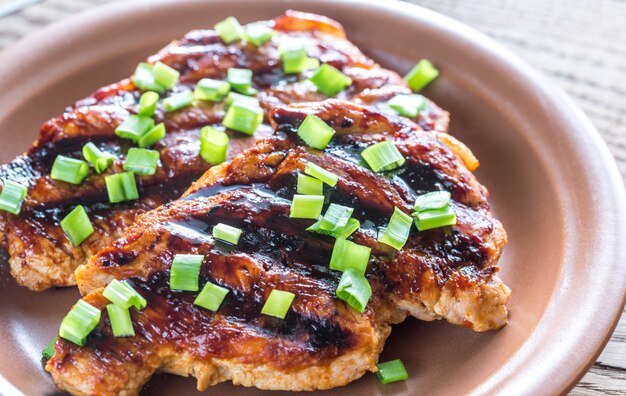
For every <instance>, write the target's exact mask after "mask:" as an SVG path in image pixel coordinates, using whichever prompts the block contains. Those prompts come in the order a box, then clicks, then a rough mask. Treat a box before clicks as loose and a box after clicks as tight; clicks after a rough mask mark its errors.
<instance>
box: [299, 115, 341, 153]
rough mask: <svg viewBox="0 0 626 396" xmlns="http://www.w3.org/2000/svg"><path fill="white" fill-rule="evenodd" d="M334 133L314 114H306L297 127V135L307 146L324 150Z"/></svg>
mask: <svg viewBox="0 0 626 396" xmlns="http://www.w3.org/2000/svg"><path fill="white" fill-rule="evenodd" d="M334 134H335V130H334V129H333V128H331V127H330V126H328V124H326V123H325V122H324V120H322V119H321V118H319V117H318V116H316V115H313V114H309V115H308V116H306V118H305V119H304V121H303V122H302V124H300V127H299V128H298V136H299V137H300V139H302V140H303V141H304V142H305V143H306V144H308V145H309V146H311V147H313V148H316V149H318V150H324V149H325V148H326V146H327V145H328V142H330V139H332V137H333V135H334Z"/></svg>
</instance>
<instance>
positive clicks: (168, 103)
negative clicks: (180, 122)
mask: <svg viewBox="0 0 626 396" xmlns="http://www.w3.org/2000/svg"><path fill="white" fill-rule="evenodd" d="M192 103H193V92H191V91H183V92H178V93H175V94H173V95H171V96H168V97H167V98H165V99H163V108H164V109H165V111H168V112H172V111H176V110H180V109H182V108H183V107H187V106H189V105H190V104H192Z"/></svg>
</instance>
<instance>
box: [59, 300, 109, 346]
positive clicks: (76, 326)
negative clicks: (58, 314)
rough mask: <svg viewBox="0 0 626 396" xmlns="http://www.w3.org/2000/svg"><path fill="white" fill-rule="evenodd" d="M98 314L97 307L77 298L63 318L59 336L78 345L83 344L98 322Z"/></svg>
mask: <svg viewBox="0 0 626 396" xmlns="http://www.w3.org/2000/svg"><path fill="white" fill-rule="evenodd" d="M100 315H101V312H100V310H99V309H98V308H96V307H94V306H93V305H91V304H89V303H88V302H85V301H83V300H78V302H77V303H76V305H74V306H73V307H72V309H71V310H70V312H68V314H67V315H65V318H63V321H62V322H61V328H60V329H59V336H60V337H61V338H63V339H65V340H68V341H70V342H73V343H74V344H76V345H78V346H84V345H85V341H87V336H88V335H89V333H91V332H92V331H93V329H95V328H96V326H97V325H98V322H100Z"/></svg>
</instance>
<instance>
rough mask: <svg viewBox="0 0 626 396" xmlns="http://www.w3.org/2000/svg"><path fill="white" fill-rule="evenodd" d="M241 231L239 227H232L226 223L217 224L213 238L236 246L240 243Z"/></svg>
mask: <svg viewBox="0 0 626 396" xmlns="http://www.w3.org/2000/svg"><path fill="white" fill-rule="evenodd" d="M241 232H242V231H241V229H239V228H237V227H231V226H229V225H227V224H224V223H219V224H216V225H215V227H213V237H214V238H216V239H219V240H221V241H224V242H228V243H231V244H233V245H236V244H237V243H239V237H241Z"/></svg>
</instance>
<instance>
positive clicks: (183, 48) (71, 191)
mask: <svg viewBox="0 0 626 396" xmlns="http://www.w3.org/2000/svg"><path fill="white" fill-rule="evenodd" d="M268 23H269V24H271V25H273V27H274V29H276V30H277V31H278V32H279V33H278V34H277V35H276V36H275V37H274V38H273V39H272V41H270V42H268V43H266V44H264V45H263V46H261V47H260V48H256V47H255V46H253V45H251V44H242V43H234V44H230V45H226V44H224V42H223V41H222V40H221V38H220V37H219V35H217V33H216V32H214V31H212V30H197V31H192V32H190V33H188V34H187V35H186V36H185V37H184V38H182V39H181V40H178V41H175V42H173V43H172V44H170V45H169V46H167V47H166V48H164V49H163V50H162V51H160V52H159V53H158V54H157V55H155V56H152V57H151V58H150V59H149V61H150V62H153V63H154V62H157V61H161V62H164V63H166V64H168V65H170V66H172V67H174V68H176V69H177V70H178V71H180V73H181V79H180V83H179V85H178V86H176V87H175V88H174V89H173V90H172V91H168V92H167V93H166V94H165V96H168V95H169V94H171V93H175V92H178V91H183V90H186V89H193V88H194V86H195V84H196V82H197V81H198V80H200V79H201V78H204V77H209V78H217V79H224V78H225V75H226V71H227V69H228V68H229V67H240V68H248V69H252V70H253V72H254V82H253V85H254V87H255V88H257V89H259V91H260V92H259V95H258V98H259V100H260V102H261V105H262V107H263V108H264V109H265V110H266V111H268V110H269V109H270V108H272V107H274V106H276V105H279V104H287V103H296V102H304V101H314V100H322V99H325V98H326V97H325V96H324V95H323V94H321V93H319V92H316V90H315V87H314V85H312V83H310V82H308V81H307V80H306V78H307V76H308V75H309V74H310V73H311V72H307V73H304V74H303V75H285V74H284V73H283V72H282V65H281V62H280V56H279V53H278V47H279V45H280V44H281V43H284V42H287V41H290V40H296V39H297V40H298V41H299V42H301V43H304V45H305V47H306V49H307V51H308V54H309V56H312V57H315V58H318V59H319V60H320V61H321V62H326V63H329V64H332V65H333V66H335V67H337V68H339V69H341V70H342V71H343V72H344V73H345V74H347V75H348V76H350V77H351V78H352V80H353V82H354V83H353V85H352V86H351V87H349V88H348V89H346V90H345V91H343V92H340V93H339V94H338V97H339V98H342V99H349V100H353V101H355V102H357V103H362V104H368V105H372V106H377V107H379V108H381V109H387V110H389V109H388V108H387V107H386V105H385V102H386V100H388V99H390V98H391V97H393V96H394V95H395V94H397V93H407V92H409V90H408V88H407V87H406V84H405V83H404V81H403V80H402V79H401V78H400V77H399V76H398V75H397V74H396V73H394V72H392V71H389V70H385V69H382V68H380V67H379V66H378V65H376V64H375V63H374V62H373V61H372V60H371V59H369V58H367V57H366V56H364V55H363V54H362V53H361V52H360V51H359V50H358V49H357V48H356V47H355V46H354V45H352V44H351V43H350V42H349V41H347V40H346V38H345V32H344V31H343V28H342V27H341V25H339V24H338V23H337V22H335V21H332V20H330V19H328V18H325V17H321V16H317V15H312V14H303V13H299V12H293V11H291V12H288V13H287V14H286V15H284V16H281V17H278V18H276V19H275V20H274V21H271V22H268ZM140 95H141V91H140V90H139V89H137V88H136V87H135V86H134V85H133V83H132V82H131V81H130V80H123V81H121V82H119V83H116V84H113V85H110V86H108V87H105V88H102V89H100V90H98V91H97V92H95V93H94V94H93V95H91V96H90V97H88V98H86V99H83V100H80V101H78V102H77V103H75V104H74V105H73V106H71V107H69V108H67V110H66V112H65V113H63V114H62V115H61V116H59V117H57V118H55V119H52V120H50V121H48V122H47V123H45V124H44V125H43V127H42V128H41V132H40V136H39V139H38V140H37V141H36V142H35V143H34V145H33V147H32V148H31V149H30V150H29V151H28V152H27V153H26V154H24V155H22V156H20V157H18V158H16V159H15V160H14V161H13V162H11V163H9V164H7V165H4V166H2V167H0V181H2V183H4V182H5V181H7V180H13V181H16V182H19V183H21V184H23V185H26V186H28V190H29V191H28V197H27V199H26V201H25V203H24V206H23V209H22V212H21V214H20V215H19V216H14V215H12V214H8V213H0V240H1V241H2V244H3V245H4V246H5V247H6V248H7V250H8V253H9V256H10V259H9V263H10V265H11V273H12V274H13V276H14V277H15V279H16V280H17V282H18V283H19V284H21V285H24V286H26V287H28V288H30V289H32V290H44V289H47V288H49V287H53V286H57V287H58V286H70V285H74V284H75V279H74V270H75V268H76V267H77V266H78V265H79V264H81V263H84V262H85V261H86V260H87V259H88V258H89V256H91V255H92V254H95V253H96V252H97V251H99V250H100V249H101V248H103V247H104V246H107V245H108V244H109V243H110V242H111V241H113V240H115V239H117V238H118V237H120V236H121V235H122V234H123V232H124V230H125V229H126V228H127V227H128V226H129V225H130V224H132V222H133V220H134V218H135V216H136V215H137V214H138V213H144V212H146V211H147V210H150V209H153V208H156V207H158V206H159V205H161V204H163V203H166V202H168V201H170V200H172V199H175V198H177V197H179V196H180V193H182V192H183V191H184V190H185V189H186V188H187V187H189V185H190V184H191V182H192V181H193V180H195V179H196V178H197V177H199V176H200V175H201V174H202V173H203V172H204V171H205V170H206V169H208V168H209V165H208V164H207V163H205V162H204V161H203V160H202V159H201V158H200V157H199V129H200V128H201V127H203V126H206V125H219V124H220V122H221V121H222V118H223V116H224V107H223V104H222V103H217V104H214V103H208V102H205V103H200V104H197V105H195V106H193V107H187V108H184V109H182V110H179V111H176V112H173V113H167V112H165V111H164V110H163V109H162V108H161V107H159V108H158V109H157V112H156V114H155V122H157V123H158V122H165V124H166V127H167V131H168V135H167V137H166V138H165V139H163V140H162V141H161V142H159V143H157V144H156V145H155V146H154V149H156V150H158V151H160V153H161V164H160V166H159V170H158V172H157V174H156V175H154V176H150V177H139V178H138V185H139V189H140V195H141V197H142V198H141V199H140V200H138V201H136V202H133V203H124V204H116V205H111V204H109V203H108V197H107V192H106V188H105V186H104V177H105V176H106V175H109V174H112V173H117V172H119V171H120V170H121V169H122V164H123V161H124V158H125V154H126V152H127V150H128V148H129V147H130V144H129V141H127V140H124V139H120V138H119V137H117V136H116V135H115V133H114V130H115V128H116V127H117V126H118V125H119V124H120V123H121V122H122V121H123V120H124V119H125V118H126V117H127V116H128V115H129V114H133V113H135V112H136V111H137V108H138V99H139V97H140ZM419 123H420V124H421V125H422V127H424V128H425V129H436V130H441V131H445V130H446V128H447V124H448V115H447V113H446V112H445V111H443V110H441V109H440V108H439V107H437V106H436V105H435V104H433V103H432V102H428V106H427V107H426V108H425V109H424V110H423V111H422V112H421V115H420V117H419ZM227 132H228V133H229V135H230V137H231V144H230V152H229V157H230V158H232V157H233V156H234V155H236V154H238V153H240V152H241V151H242V150H244V149H246V148H247V147H250V146H251V145H252V144H253V143H254V142H255V141H257V140H258V139H259V138H261V137H263V136H266V135H268V134H269V133H270V132H271V128H270V127H269V125H267V124H264V125H262V126H260V127H259V129H258V130H257V132H256V134H255V135H254V136H253V137H248V136H244V135H242V134H239V133H237V132H234V131H227ZM89 141H93V142H95V143H97V144H98V145H99V146H100V148H101V149H103V150H105V151H108V152H109V153H111V154H113V155H114V156H115V158H116V161H115V163H114V165H113V166H111V167H110V168H109V169H108V170H107V171H106V172H105V173H104V174H102V175H97V174H95V172H93V171H92V172H91V173H90V175H89V177H88V178H87V179H86V181H85V182H84V183H83V184H81V185H80V186H74V185H70V184H67V183H64V182H60V181H55V180H52V179H51V178H50V177H49V174H50V169H51V166H52V163H53V162H54V159H55V158H56V156H57V155H59V154H62V155H65V156H69V157H74V158H81V159H82V154H81V148H82V146H83V145H84V144H85V143H87V142H89ZM78 204H82V205H84V206H85V207H86V209H87V212H88V213H89V215H90V217H91V218H92V220H93V225H94V228H95V232H94V234H92V236H91V237H89V238H88V239H87V240H86V241H85V242H84V243H83V244H81V245H80V246H79V247H73V246H72V245H71V244H70V243H69V241H68V240H67V239H66V238H65V236H64V235H63V232H62V230H61V229H60V227H59V221H60V219H62V218H63V217H64V216H65V215H66V214H67V213H68V212H69V211H71V210H72V209H73V208H74V207H75V206H76V205H78Z"/></svg>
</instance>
